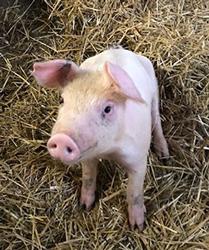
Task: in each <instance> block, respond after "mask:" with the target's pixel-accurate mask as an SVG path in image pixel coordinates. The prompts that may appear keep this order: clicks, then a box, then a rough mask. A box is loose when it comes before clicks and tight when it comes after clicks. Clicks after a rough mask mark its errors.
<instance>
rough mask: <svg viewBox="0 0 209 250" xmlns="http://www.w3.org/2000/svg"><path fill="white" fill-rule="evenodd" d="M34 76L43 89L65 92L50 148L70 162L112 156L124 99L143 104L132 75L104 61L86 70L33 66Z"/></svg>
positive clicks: (65, 64) (69, 65) (67, 64)
mask: <svg viewBox="0 0 209 250" xmlns="http://www.w3.org/2000/svg"><path fill="white" fill-rule="evenodd" d="M32 74H33V75H34V77H35V78H36V80H37V82H38V83H39V84H40V85H42V86H45V87H48V88H59V89H60V91H61V96H62V98H61V100H62V101H61V104H60V108H59V113H58V117H57V121H56V123H55V124H54V127H53V129H52V134H51V138H50V139H49V141H48V143H47V147H48V150H49V153H50V154H51V155H52V157H54V158H57V159H60V160H61V161H63V162H64V163H67V164H72V163H76V162H79V161H81V160H84V159H88V158H92V157H99V156H102V155H103V154H107V153H112V152H114V150H115V145H117V141H118V140H119V139H120V137H121V132H122V129H123V125H124V121H123V117H124V116H123V112H124V109H125V103H126V100H127V99H133V100H134V101H141V102H143V100H142V98H141V96H140V94H139V93H138V91H137V89H136V88H135V85H134V83H133V82H132V80H131V78H130V77H129V76H128V74H127V73H126V72H125V71H124V70H123V69H122V68H120V67H119V66H117V65H115V64H112V63H108V62H106V63H105V65H104V67H103V70H102V71H87V70H83V69H81V68H79V66H77V65H76V64H75V63H73V62H71V61H66V60H52V61H47V62H40V63H35V64H34V66H33V72H32Z"/></svg>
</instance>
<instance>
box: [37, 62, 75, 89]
mask: <svg viewBox="0 0 209 250" xmlns="http://www.w3.org/2000/svg"><path fill="white" fill-rule="evenodd" d="M78 72H79V67H78V66H77V65H76V64H75V63H73V62H71V61H67V60H63V59H56V60H50V61H46V62H38V63H34V65H33V71H32V75H33V76H34V77H35V79H36V81H37V82H38V83H39V84H40V85H41V86H44V87H48V88H57V87H64V86H65V85H66V84H67V83H68V82H69V81H72V80H73V78H74V77H75V76H76V75H77V73H78Z"/></svg>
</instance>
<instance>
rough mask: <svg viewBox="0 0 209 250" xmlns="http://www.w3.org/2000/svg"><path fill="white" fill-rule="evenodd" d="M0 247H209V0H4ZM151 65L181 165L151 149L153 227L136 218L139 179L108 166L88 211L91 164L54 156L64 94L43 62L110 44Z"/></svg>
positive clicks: (148, 191) (0, 12) (148, 187)
mask: <svg viewBox="0 0 209 250" xmlns="http://www.w3.org/2000/svg"><path fill="white" fill-rule="evenodd" d="M0 5H1V7H0V89H1V93H0V94H1V105H0V107H1V115H0V150H1V159H0V249H16V250H17V249H34V250H35V249H107V250H110V249H147V250H149V249H153V250H154V249H163V250H167V249H168V250H174V249H175V250H177V249H178V250H184V249H189V250H192V249H193V250H196V249H198V250H200V249H201V250H202V249H209V169H208V168H209V109H208V106H209V81H208V76H209V56H208V55H209V32H208V30H209V22H208V20H209V1H208V0H197V1H195V0H178V1H171V0H164V1H163V0H156V1H151V0H148V1H146V0H143V1H134V0H124V1H119V0H106V1H104V0H102V1H99V0H94V1H87V0H83V1H78V0H75V1H71V0H62V1H61V0H45V1H39V0H37V1H35V0H33V1H23V0H19V1H17V0H16V1H12V0H11V1H8V2H5V1H4V2H2V1H1V3H0ZM113 44H120V45H122V46H123V47H124V48H127V49H130V50H133V51H135V52H137V53H142V54H143V55H145V56H147V57H148V58H150V60H151V61H152V62H153V63H154V66H155V69H156V74H157V77H158V80H159V89H160V98H161V105H160V108H161V117H162V122H163V128H164V132H165V136H166V138H167V140H168V143H169V147H170V152H171V159H170V161H169V162H168V163H166V164H163V163H162V162H160V161H159V160H158V159H157V157H156V155H155V154H154V153H153V152H152V151H150V154H149V159H148V171H147V175H146V180H145V204H146V207H147V219H146V228H145V230H144V231H143V232H142V233H140V232H138V231H137V230H135V231H131V230H130V229H129V227H128V223H127V212H126V210H127V207H126V202H125V199H126V198H125V194H126V187H127V175H126V173H125V171H124V170H123V169H121V168H120V167H119V166H117V165H115V163H108V162H101V166H100V173H99V176H98V188H97V202H96V205H95V207H94V208H93V209H92V210H91V211H90V212H86V211H83V210H82V209H81V208H80V207H79V202H78V199H79V192H80V186H81V167H80V166H72V167H69V166H64V165H62V163H60V162H57V161H54V160H53V159H51V157H50V156H49V154H48V153H47V150H46V141H47V139H48V137H49V134H50V129H51V127H52V124H53V123H54V121H55V119H56V114H57V108H58V103H59V102H58V100H59V93H58V92H57V91H48V90H45V89H42V88H40V87H38V86H37V84H36V83H35V81H34V79H33V78H32V76H31V74H30V70H31V69H32V64H33V62H35V61H39V60H43V59H44V60H46V59H54V58H70V59H71V60H73V61H75V62H77V63H80V62H82V61H83V60H84V59H86V58H88V57H89V56H92V55H94V54H96V53H99V52H101V51H103V50H104V49H105V48H107V47H108V46H110V45H113Z"/></svg>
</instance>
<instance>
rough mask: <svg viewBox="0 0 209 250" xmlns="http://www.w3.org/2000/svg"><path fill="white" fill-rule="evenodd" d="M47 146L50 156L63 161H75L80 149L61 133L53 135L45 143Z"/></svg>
mask: <svg viewBox="0 0 209 250" xmlns="http://www.w3.org/2000/svg"><path fill="white" fill-rule="evenodd" d="M47 148H48V151H49V153H50V155H51V156H52V157H54V158H56V159H59V160H61V161H63V162H65V163H70V162H71V161H75V160H77V159H78V158H79V156H80V150H79V148H78V146H77V145H76V143H75V142H74V141H73V139H71V138H70V137H69V136H68V135H66V134H63V133H59V134H55V135H53V136H52V137H51V138H50V139H49V141H48V143H47Z"/></svg>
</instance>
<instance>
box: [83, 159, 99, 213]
mask: <svg viewBox="0 0 209 250" xmlns="http://www.w3.org/2000/svg"><path fill="white" fill-rule="evenodd" d="M97 164H98V161H97V160H96V159H93V160H88V161H84V162H82V188H81V198H80V204H81V205H82V206H84V207H85V208H86V209H87V210H89V209H91V207H92V205H93V203H94V201H95V190H96V177H97Z"/></svg>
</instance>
